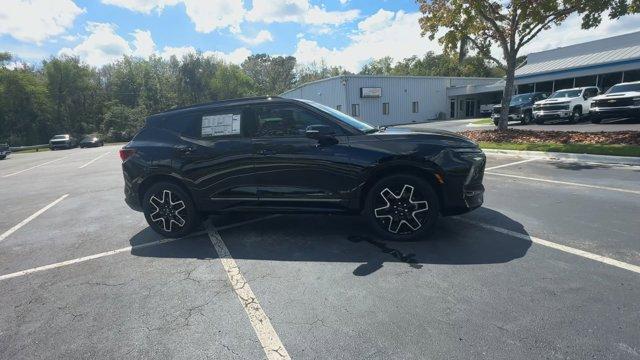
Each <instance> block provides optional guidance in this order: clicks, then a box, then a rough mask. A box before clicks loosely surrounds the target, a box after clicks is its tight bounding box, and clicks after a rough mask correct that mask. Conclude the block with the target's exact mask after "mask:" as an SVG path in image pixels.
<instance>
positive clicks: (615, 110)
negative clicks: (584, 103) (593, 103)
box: [591, 106, 640, 119]
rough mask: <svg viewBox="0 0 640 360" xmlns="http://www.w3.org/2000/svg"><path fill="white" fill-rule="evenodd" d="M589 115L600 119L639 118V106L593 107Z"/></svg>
mask: <svg viewBox="0 0 640 360" xmlns="http://www.w3.org/2000/svg"><path fill="white" fill-rule="evenodd" d="M591 114H592V115H594V116H597V117H599V118H601V119H611V118H622V117H640V106H621V107H594V108H591Z"/></svg>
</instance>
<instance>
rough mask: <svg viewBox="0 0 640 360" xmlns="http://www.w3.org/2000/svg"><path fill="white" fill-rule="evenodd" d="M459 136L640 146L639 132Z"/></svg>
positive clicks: (478, 132)
mask: <svg viewBox="0 0 640 360" xmlns="http://www.w3.org/2000/svg"><path fill="white" fill-rule="evenodd" d="M460 134H462V135H464V136H466V137H468V138H470V139H472V140H474V141H487V142H510V143H518V144H525V143H527V144H529V143H556V144H621V145H636V146H640V131H615V132H605V131H603V132H578V131H536V130H518V129H508V130H506V131H497V130H475V131H461V132H460Z"/></svg>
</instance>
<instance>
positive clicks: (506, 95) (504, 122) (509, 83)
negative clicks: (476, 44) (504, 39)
mask: <svg viewBox="0 0 640 360" xmlns="http://www.w3.org/2000/svg"><path fill="white" fill-rule="evenodd" d="M506 70H507V78H506V80H505V84H504V92H503V93H502V107H501V108H500V120H499V121H498V130H501V131H502V130H507V128H508V127H509V104H510V103H511V97H512V95H513V90H514V89H513V88H514V84H513V82H514V78H515V73H516V59H515V56H510V57H509V59H507V69H506Z"/></svg>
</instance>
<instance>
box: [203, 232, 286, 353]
mask: <svg viewBox="0 0 640 360" xmlns="http://www.w3.org/2000/svg"><path fill="white" fill-rule="evenodd" d="M208 233H209V239H211V243H212V244H213V246H214V247H215V249H216V251H217V252H218V257H219V258H220V261H221V262H222V266H223V267H224V270H225V271H226V273H227V276H228V277H229V282H231V287H232V288H233V291H235V293H236V295H237V296H238V300H240V303H241V304H242V307H243V308H244V310H245V312H246V313H247V316H248V317H249V321H250V322H251V326H252V327H253V330H254V331H255V332H256V335H257V336H258V340H260V344H261V345H262V350H264V353H265V354H266V356H267V359H269V360H275V359H291V357H290V356H289V353H288V352H287V350H286V349H285V348H284V345H282V342H281V341H280V337H279V336H278V334H277V333H276V331H275V329H274V328H273V326H272V325H271V321H270V320H269V317H268V316H267V314H266V313H265V312H264V310H263V309H262V306H260V303H259V302H258V299H257V298H256V295H255V294H254V293H253V291H252V290H251V287H250V286H249V283H247V280H246V279H245V278H244V276H243V275H242V273H241V272H240V268H238V264H237V263H236V261H235V260H234V259H233V258H232V257H231V254H230V253H229V249H227V246H226V245H225V244H224V242H223V241H222V238H221V237H220V234H219V233H218V231H217V230H216V229H215V228H214V227H213V226H211V225H209V226H208Z"/></svg>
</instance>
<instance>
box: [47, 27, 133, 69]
mask: <svg viewBox="0 0 640 360" xmlns="http://www.w3.org/2000/svg"><path fill="white" fill-rule="evenodd" d="M86 30H87V31H88V32H89V33H90V34H89V36H87V37H86V38H85V39H84V41H82V42H81V43H80V44H78V45H77V46H75V47H73V48H62V49H61V50H60V52H59V53H60V54H66V55H75V56H78V57H80V58H81V59H82V60H84V61H85V62H87V63H88V64H90V65H94V66H102V65H105V64H108V63H111V62H114V61H116V60H118V59H119V58H120V57H122V55H130V54H131V53H132V50H131V47H130V46H129V43H128V42H127V40H125V39H123V38H122V37H121V36H119V35H118V34H116V31H115V30H116V26H115V25H113V24H107V23H94V22H89V23H87V28H86Z"/></svg>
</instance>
